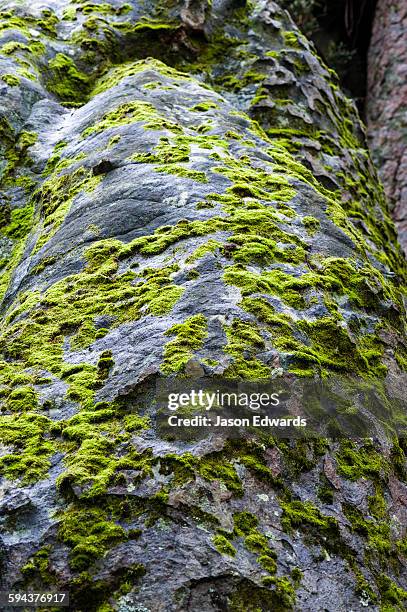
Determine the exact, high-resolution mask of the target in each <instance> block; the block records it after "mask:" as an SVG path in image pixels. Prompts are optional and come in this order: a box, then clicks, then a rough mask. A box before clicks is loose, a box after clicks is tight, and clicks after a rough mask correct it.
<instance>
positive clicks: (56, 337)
mask: <svg viewBox="0 0 407 612" xmlns="http://www.w3.org/2000/svg"><path fill="white" fill-rule="evenodd" d="M46 7H47V8H46ZM0 17H1V19H2V21H1V24H0V73H1V74H0V84H1V86H0V95H1V109H0V127H1V166H0V168H1V177H0V180H1V188H2V195H1V198H2V199H1V202H0V206H1V208H0V254H1V284H0V289H1V294H0V295H1V300H2V301H1V307H0V308H1V310H0V316H1V331H0V409H1V418H0V443H1V446H0V470H1V478H2V480H1V482H0V521H1V527H2V532H1V536H0V567H1V578H0V587H1V588H2V589H7V588H28V587H34V588H36V589H40V588H41V589H43V590H46V589H49V588H57V589H59V590H69V591H70V593H71V602H72V604H71V609H72V610H78V611H83V612H85V611H86V612H90V611H92V610H95V611H96V610H97V611H99V612H108V611H110V610H120V611H121V612H184V611H191V612H198V611H199V612H203V611H208V612H209V611H215V610H230V611H235V612H236V611H243V610H244V611H245V612H246V611H253V612H254V611H256V612H257V611H258V610H261V611H273V612H274V611H278V610H290V609H296V610H309V611H311V610H312V611H314V610H329V611H330V612H337V611H342V610H343V611H345V610H346V611H348V610H354V611H360V610H364V609H365V608H368V609H370V610H379V609H380V607H381V606H382V609H385V610H390V609H395V610H402V609H403V606H404V601H405V598H406V588H407V579H406V573H405V555H406V525H405V522H403V520H404V518H403V517H405V500H406V496H405V492H406V489H405V487H406V472H405V449H406V446H405V443H404V441H403V440H400V441H399V440H397V437H396V436H395V435H394V434H395V431H394V428H393V424H394V421H395V420H396V418H398V419H399V421H401V422H402V421H403V419H404V418H405V388H406V387H407V380H406V376H407V375H406V367H407V339H406V329H405V327H406V312H405V303H406V296H405V288H404V287H405V278H406V264H405V261H404V258H403V257H402V254H401V252H400V250H399V247H398V245H397V242H396V238H395V231H394V226H393V224H392V221H391V218H390V214H389V211H388V209H387V205H386V203H385V199H384V195H383V191H382V188H381V186H380V184H379V182H378V180H377V176H376V172H375V169H374V166H373V164H372V162H371V160H370V158H369V155H368V153H367V149H366V142H365V135H364V130H363V126H362V124H361V122H360V120H359V117H358V115H357V111H356V109H355V106H354V105H353V103H352V102H351V101H350V100H348V99H347V98H346V97H345V96H344V95H343V94H342V93H341V91H340V88H339V86H338V83H337V81H336V80H335V75H334V74H332V73H331V72H330V71H329V69H328V68H327V67H326V66H324V65H323V64H322V63H321V62H320V60H319V59H318V57H317V56H316V54H315V52H314V49H313V48H312V46H310V44H309V43H308V42H307V40H306V39H305V38H304V37H303V36H302V35H301V34H300V32H299V31H298V29H297V28H296V27H295V26H294V25H293V22H292V21H291V18H290V17H289V15H288V14H287V13H286V12H285V11H282V10H281V9H280V8H279V7H278V5H277V4H275V3H273V2H247V3H243V2H226V1H214V2H213V3H212V5H211V4H210V3H209V2H208V3H204V2H190V1H188V2H185V3H181V2H169V3H168V4H167V3H164V4H163V3H162V2H157V3H153V2H148V1H147V2H137V1H136V0H131V1H130V2H128V3H126V4H123V3H121V2H118V1H116V0H115V2H114V3H112V4H107V3H102V4H96V3H90V2H66V1H64V0H59V1H58V2H56V1H55V0H47V1H46V2H34V3H32V2H18V3H13V2H3V3H2V13H1V15H0ZM202 371H203V372H204V373H205V374H206V376H208V377H214V376H217V375H218V376H224V377H229V378H232V379H235V380H247V379H249V380H257V379H261V378H267V379H275V378H281V380H292V379H293V377H295V376H299V377H302V378H308V379H312V378H314V379H315V380H328V381H329V380H331V379H332V378H333V377H335V376H342V377H343V379H344V380H351V379H352V380H359V381H362V382H363V384H366V385H367V384H370V383H372V381H374V383H375V385H376V386H377V390H378V393H379V395H380V397H381V400H382V401H383V402H384V405H385V407H386V410H388V413H386V418H385V419H383V420H382V422H379V421H378V420H377V419H376V420H374V419H373V416H372V422H373V425H374V431H375V437H374V439H373V440H359V441H355V442H351V441H349V440H342V441H332V440H324V439H322V440H321V439H311V440H300V441H293V440H291V441H289V440H287V441H282V440H274V439H272V438H270V437H265V438H264V439H262V440H258V439H254V438H253V439H248V440H238V441H236V440H224V439H223V438H218V437H210V436H208V437H207V438H206V439H204V440H200V441H196V442H189V443H187V442H181V441H177V440H166V439H162V438H161V437H160V436H159V435H158V432H157V428H156V425H155V418H156V405H155V402H154V388H155V384H156V382H157V380H160V379H161V378H166V377H175V376H185V377H192V376H194V375H196V373H197V372H202ZM362 403H363V402H362V399H360V398H359V397H355V398H354V399H353V398H352V401H351V402H350V403H348V404H347V405H346V410H348V411H350V413H351V414H353V412H354V411H355V410H356V411H358V410H359V409H361V406H362ZM365 410H367V411H368V414H369V415H370V414H371V412H369V411H370V410H371V411H373V407H371V406H365ZM392 410H393V412H391V411H392ZM352 411H353V412H352ZM386 427H387V429H386Z"/></svg>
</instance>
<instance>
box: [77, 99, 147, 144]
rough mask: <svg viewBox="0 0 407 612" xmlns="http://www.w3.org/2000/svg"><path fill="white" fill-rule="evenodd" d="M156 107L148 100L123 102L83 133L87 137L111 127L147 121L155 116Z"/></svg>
mask: <svg viewBox="0 0 407 612" xmlns="http://www.w3.org/2000/svg"><path fill="white" fill-rule="evenodd" d="M155 112H156V111H155V108H154V107H153V106H152V105H151V104H149V103H148V102H128V103H127V104H121V105H120V106H118V107H117V108H116V109H115V110H113V111H110V112H108V113H106V114H105V115H104V116H103V118H102V119H101V121H99V123H97V124H96V125H94V126H91V127H88V128H87V129H86V130H85V131H84V132H83V134H82V136H83V137H84V138H85V137H86V136H90V135H91V134H98V133H99V132H103V131H104V130H107V129H109V128H113V127H119V126H121V125H128V124H129V123H134V122H136V121H147V120H149V119H151V118H152V116H154V113H155Z"/></svg>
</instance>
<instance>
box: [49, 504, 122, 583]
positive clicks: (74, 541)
mask: <svg viewBox="0 0 407 612" xmlns="http://www.w3.org/2000/svg"><path fill="white" fill-rule="evenodd" d="M59 537H60V539H61V540H62V542H64V543H65V544H68V545H69V546H70V547H71V554H70V566H71V568H72V569H73V570H76V571H83V570H84V569H86V568H87V567H89V565H90V564H92V563H93V562H94V561H95V560H96V559H97V558H98V557H101V556H102V555H103V554H104V553H105V552H106V551H107V550H109V549H110V548H111V547H112V545H114V544H118V543H119V542H123V541H125V540H126V539H127V536H126V532H125V530H124V529H123V527H121V526H120V525H118V524H116V523H115V522H113V521H112V520H109V518H108V517H107V516H106V513H105V512H103V510H101V509H97V508H81V507H77V508H75V507H73V508H71V509H70V510H69V511H68V512H67V513H66V514H65V516H64V520H63V522H62V524H61V526H60V529H59Z"/></svg>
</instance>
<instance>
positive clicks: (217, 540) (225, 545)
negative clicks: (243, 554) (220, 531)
mask: <svg viewBox="0 0 407 612" xmlns="http://www.w3.org/2000/svg"><path fill="white" fill-rule="evenodd" d="M212 542H213V543H214V544H215V546H216V549H217V550H218V551H219V552H220V554H221V555H228V556H229V557H235V556H236V548H235V547H234V546H233V545H232V544H231V543H230V542H229V540H227V539H226V538H225V537H224V536H223V535H216V536H214V537H213V538H212Z"/></svg>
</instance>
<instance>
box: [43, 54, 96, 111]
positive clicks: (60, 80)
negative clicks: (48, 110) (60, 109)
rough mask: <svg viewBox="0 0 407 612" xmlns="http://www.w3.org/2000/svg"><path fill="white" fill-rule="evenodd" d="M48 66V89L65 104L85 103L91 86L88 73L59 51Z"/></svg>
mask: <svg viewBox="0 0 407 612" xmlns="http://www.w3.org/2000/svg"><path fill="white" fill-rule="evenodd" d="M48 66H49V70H50V77H49V79H48V83H47V86H48V89H49V90H50V91H51V92H52V93H54V94H55V95H56V96H57V97H58V98H59V99H60V101H61V102H62V104H64V105H65V106H70V105H74V106H75V105H78V104H83V103H84V102H85V101H86V98H87V95H88V92H89V87H90V81H89V77H88V75H87V74H85V73H84V72H81V71H80V70H78V68H77V67H76V64H75V62H74V61H73V60H72V59H71V58H70V57H68V56H67V55H65V54H63V53H57V54H56V55H55V57H54V58H53V59H52V60H50V62H49V64H48Z"/></svg>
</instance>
